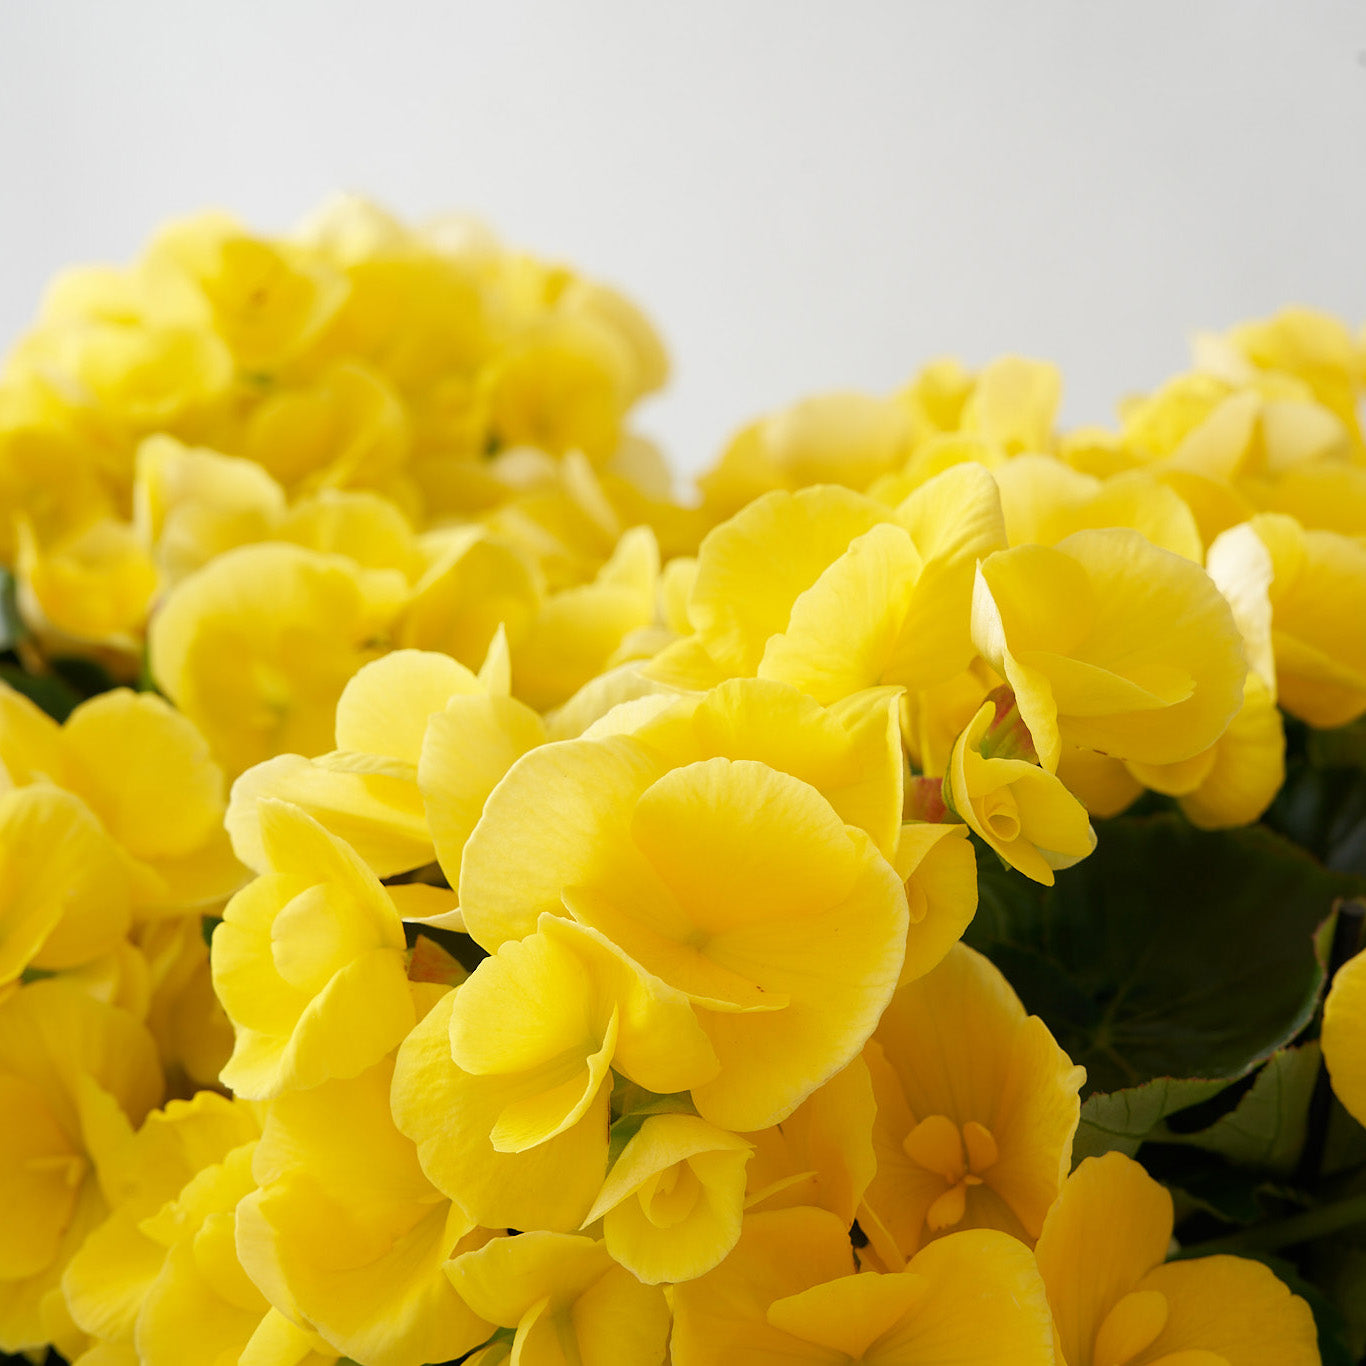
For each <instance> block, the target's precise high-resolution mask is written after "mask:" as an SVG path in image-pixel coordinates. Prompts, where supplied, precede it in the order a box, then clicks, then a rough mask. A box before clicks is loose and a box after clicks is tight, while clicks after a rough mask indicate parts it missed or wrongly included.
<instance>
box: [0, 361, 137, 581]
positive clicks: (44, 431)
mask: <svg viewBox="0 0 1366 1366" xmlns="http://www.w3.org/2000/svg"><path fill="white" fill-rule="evenodd" d="M101 473H102V472H101V471H100V469H99V467H98V465H97V464H96V462H95V461H93V460H92V459H91V450H90V443H89V442H87V441H84V440H82V439H81V438H80V437H79V436H77V435H76V434H75V433H73V432H71V431H70V430H69V424H67V423H66V422H63V421H62V420H61V418H60V417H57V416H56V415H52V416H49V415H48V414H46V413H42V412H37V413H35V412H30V411H28V404H27V402H26V400H25V395H24V392H23V388H22V386H20V385H18V384H14V383H8V382H6V381H4V380H3V379H0V509H3V512H0V564H5V565H12V564H13V563H14V560H15V554H16V552H17V549H18V541H17V526H16V524H17V522H19V521H21V520H22V521H26V522H27V523H28V524H29V526H30V528H31V530H32V534H33V537H34V540H35V542H36V543H37V544H39V545H49V546H50V545H55V544H58V543H59V542H61V541H62V540H64V539H65V538H66V537H68V536H70V535H72V534H74V533H75V532H77V531H79V530H80V528H82V527H87V526H91V525H92V524H94V523H96V522H99V521H100V520H101V519H102V518H104V517H107V516H110V515H111V514H112V513H113V511H114V504H113V500H112V499H111V498H110V496H109V492H108V490H107V489H106V487H105V485H104V481H103V479H102V478H101Z"/></svg>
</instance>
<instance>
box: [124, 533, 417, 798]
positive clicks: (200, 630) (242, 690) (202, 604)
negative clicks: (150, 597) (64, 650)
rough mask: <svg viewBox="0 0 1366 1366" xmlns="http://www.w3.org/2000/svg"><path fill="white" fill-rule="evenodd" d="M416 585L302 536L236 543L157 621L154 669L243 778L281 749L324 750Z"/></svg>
mask: <svg viewBox="0 0 1366 1366" xmlns="http://www.w3.org/2000/svg"><path fill="white" fill-rule="evenodd" d="M406 594H407V584H406V581H405V580H404V578H403V575H402V574H400V573H398V572H397V571H395V570H365V569H360V568H358V567H357V566H356V565H355V564H354V562H352V561H350V560H347V559H344V558H342V557H341V556H338V555H321V554H318V553H317V552H315V551H310V550H305V549H304V548H303V547H301V546H293V545H276V544H267V545H250V546H243V547H240V548H239V549H237V550H232V551H229V552H228V553H227V554H225V555H220V556H219V557H218V558H217V559H215V560H213V561H211V562H210V563H209V564H207V565H206V566H205V567H204V568H203V569H201V570H199V571H198V572H197V573H195V574H192V575H190V577H189V578H187V579H185V580H184V581H183V582H182V583H180V584H179V585H178V586H177V587H176V588H175V589H174V590H173V591H172V593H171V595H170V596H169V597H168V598H167V599H166V601H165V602H164V603H163V605H162V606H161V608H160V610H159V611H158V612H157V614H156V616H155V617H154V618H153V620H152V623H151V627H150V634H149V650H150V655H149V658H150V662H151V667H152V672H153V674H154V676H155V677H156V679H157V682H158V683H159V684H160V685H161V687H162V688H163V689H164V690H165V691H166V694H167V695H168V696H169V697H170V698H171V700H172V701H173V702H174V703H175V705H176V707H177V708H178V709H179V710H180V711H181V712H183V713H184V714H185V715H186V716H187V717H189V718H190V720H191V721H193V722H194V723H195V724H196V725H197V726H198V727H199V729H200V730H201V731H202V732H203V734H204V736H205V737H206V739H207V740H208V741H209V743H210V745H211V746H212V747H213V750H214V753H215V755H216V756H217V758H218V760H219V762H220V763H222V764H223V766H224V768H225V769H227V771H228V772H229V773H230V774H232V775H234V776H235V775H236V774H238V773H240V772H241V771H242V770H243V769H245V768H249V767H250V766H251V765H252V764H255V763H260V762H261V761H262V760H263V759H269V758H271V757H272V756H273V755H275V754H289V753H295V754H319V753H321V752H322V751H324V750H325V749H327V748H328V742H329V739H330V736H329V732H330V730H331V718H332V714H333V711H334V709H335V707H336V703H337V698H338V697H339V696H340V695H341V691H342V688H343V686H344V685H345V683H346V680H347V679H348V678H350V677H351V675H352V674H353V673H355V672H356V670H357V669H358V668H359V667H360V666H361V665H362V664H364V663H366V662H367V661H368V660H371V659H373V658H375V657H376V656H377V655H379V654H381V653H383V652H384V649H385V646H386V636H387V633H388V631H389V629H390V626H391V624H392V622H393V619H394V617H395V616H396V615H397V613H398V610H399V608H400V607H401V605H402V603H403V600H404V598H405V596H406Z"/></svg>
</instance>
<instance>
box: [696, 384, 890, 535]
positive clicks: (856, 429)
mask: <svg viewBox="0 0 1366 1366" xmlns="http://www.w3.org/2000/svg"><path fill="white" fill-rule="evenodd" d="M912 431H913V420H912V417H911V414H910V413H909V412H908V411H907V410H906V408H905V406H904V405H903V404H901V403H900V402H898V401H897V400H896V399H895V398H890V399H884V398H874V397H873V396H872V395H870V394H859V393H837V394H821V395H817V396H816V397H814V398H807V399H803V400H801V401H800V402H799V403H794V404H792V405H791V406H790V407H787V408H783V409H781V410H779V411H778V412H776V413H772V414H770V415H769V416H768V417H765V418H762V419H761V420H760V421H758V422H753V423H751V424H750V425H749V426H747V427H745V428H743V429H742V430H741V431H740V432H738V433H737V434H736V435H735V436H734V437H733V438H732V439H731V441H730V444H729V445H728V446H727V447H726V449H725V450H724V451H723V452H722V455H721V458H720V460H719V461H717V463H716V465H715V466H713V467H712V469H710V470H709V471H708V472H707V473H706V474H704V475H703V476H702V477H701V478H700V479H699V480H698V481H697V483H698V487H699V488H700V489H701V490H702V494H703V497H704V498H705V499H706V501H707V505H708V508H709V509H710V510H711V512H712V514H713V516H715V517H718V518H721V517H730V516H733V515H734V514H735V513H737V512H739V511H740V509H741V508H742V507H744V506H745V504H746V503H749V502H751V501H753V500H754V499H755V498H757V497H759V496H760V495H761V494H764V493H767V492H768V491H769V490H770V489H799V488H805V487H807V486H808V485H811V484H842V485H843V486H845V487H846V488H851V489H857V490H859V491H862V490H864V489H866V488H867V487H868V485H869V484H871V483H872V482H873V480H874V479H876V478H878V476H879V475H882V474H887V473H889V472H890V471H892V470H893V469H896V468H897V467H898V466H900V465H901V464H902V463H903V462H904V461H905V460H906V458H907V456H908V455H909V454H910V450H911V437H912Z"/></svg>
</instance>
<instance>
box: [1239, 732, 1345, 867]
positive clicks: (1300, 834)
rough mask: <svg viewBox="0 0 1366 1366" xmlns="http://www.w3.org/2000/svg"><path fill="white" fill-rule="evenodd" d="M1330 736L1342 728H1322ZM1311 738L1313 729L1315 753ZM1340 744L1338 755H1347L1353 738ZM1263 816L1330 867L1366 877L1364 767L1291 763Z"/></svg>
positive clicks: (1270, 824)
mask: <svg viewBox="0 0 1366 1366" xmlns="http://www.w3.org/2000/svg"><path fill="white" fill-rule="evenodd" d="M1328 735H1340V732H1324V736H1325V737H1326V736H1328ZM1313 741H1314V737H1313V733H1312V732H1311V739H1310V741H1309V742H1307V743H1309V746H1310V749H1311V752H1312V749H1313ZM1324 743H1325V744H1327V741H1326V740H1325V741H1324ZM1338 745H1339V753H1340V757H1346V750H1348V749H1350V748H1353V747H1354V741H1353V740H1340V741H1339V742H1338ZM1328 748H1329V749H1332V748H1333V746H1331V745H1329V746H1328ZM1263 819H1264V820H1265V821H1266V823H1267V824H1268V825H1269V826H1271V827H1272V828H1273V829H1274V830H1278V831H1280V832H1281V833H1282V834H1284V835H1286V836H1288V837H1289V838H1290V839H1292V840H1294V841H1295V843H1296V844H1301V845H1303V846H1304V847H1305V848H1306V849H1308V850H1309V851H1310V853H1312V854H1313V855H1314V856H1315V857H1316V858H1319V859H1321V860H1322V861H1323V862H1324V864H1326V865H1327V866H1328V867H1329V868H1335V869H1340V870H1341V871H1343V872H1349V873H1357V874H1361V875H1366V768H1362V767H1351V766H1346V765H1344V766H1334V767H1325V768H1318V767H1314V766H1313V765H1312V764H1310V763H1308V762H1303V761H1302V762H1299V763H1292V764H1289V765H1288V766H1287V770H1286V779H1285V785H1284V786H1283V787H1282V788H1281V790H1280V793H1279V794H1278V795H1277V797H1276V800H1275V801H1274V802H1273V803H1272V804H1271V809H1270V810H1269V811H1268V812H1267V813H1266V816H1265V817H1264V818H1263Z"/></svg>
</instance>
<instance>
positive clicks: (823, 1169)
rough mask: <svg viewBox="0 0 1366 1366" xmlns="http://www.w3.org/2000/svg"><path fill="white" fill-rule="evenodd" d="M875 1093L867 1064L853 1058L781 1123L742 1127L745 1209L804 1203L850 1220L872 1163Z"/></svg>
mask: <svg viewBox="0 0 1366 1366" xmlns="http://www.w3.org/2000/svg"><path fill="white" fill-rule="evenodd" d="M876 1114H877V1101H876V1099H875V1098H874V1096H873V1082H872V1078H871V1077H870V1076H869V1074H868V1065H867V1063H865V1062H864V1061H863V1059H862V1058H861V1057H858V1058H855V1059H854V1060H853V1062H851V1063H850V1064H849V1066H848V1067H846V1068H845V1069H844V1070H843V1071H841V1072H836V1073H835V1075H834V1076H833V1077H831V1078H830V1080H829V1081H827V1082H826V1083H825V1084H824V1085H823V1086H818V1087H817V1088H816V1089H815V1090H814V1091H813V1092H812V1093H811V1094H810V1095H809V1096H807V1098H806V1099H805V1100H804V1101H802V1103H801V1104H800V1105H799V1106H797V1108H796V1109H795V1110H794V1111H793V1112H792V1113H791V1114H790V1115H788V1117H787V1118H786V1119H785V1120H783V1122H782V1123H781V1124H775V1125H773V1126H772V1127H771V1128H768V1129H760V1130H759V1131H758V1133H752V1134H750V1135H748V1137H749V1140H750V1142H752V1143H753V1144H754V1156H753V1158H751V1160H750V1163H749V1167H748V1171H747V1192H746V1196H745V1208H746V1210H754V1211H756V1212H757V1211H759V1210H771V1209H787V1208H789V1207H790V1206H792V1205H812V1206H815V1207H816V1208H819V1209H828V1210H829V1211H830V1212H831V1213H832V1214H836V1215H838V1216H839V1218H840V1220H841V1222H842V1223H843V1224H844V1225H845V1226H846V1227H847V1226H849V1225H851V1224H853V1222H854V1219H855V1217H856V1215H857V1213H858V1210H859V1206H860V1204H861V1202H862V1200H863V1194H864V1192H865V1191H866V1190H867V1189H868V1183H869V1182H870V1181H871V1180H872V1179H873V1173H874V1171H875V1170H876V1169H877V1159H876V1158H875V1157H874V1155H873V1138H872V1133H873V1119H874V1117H875V1116H876Z"/></svg>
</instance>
